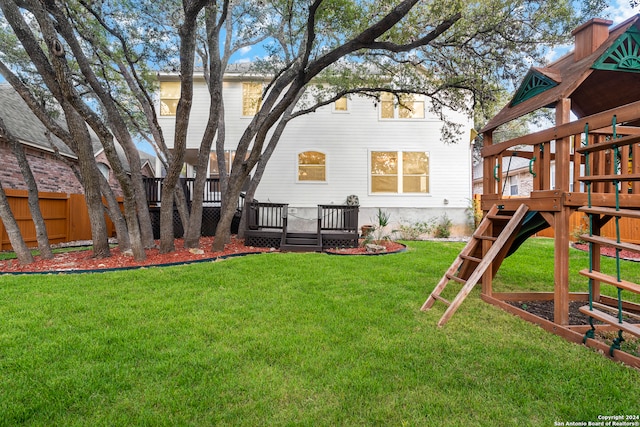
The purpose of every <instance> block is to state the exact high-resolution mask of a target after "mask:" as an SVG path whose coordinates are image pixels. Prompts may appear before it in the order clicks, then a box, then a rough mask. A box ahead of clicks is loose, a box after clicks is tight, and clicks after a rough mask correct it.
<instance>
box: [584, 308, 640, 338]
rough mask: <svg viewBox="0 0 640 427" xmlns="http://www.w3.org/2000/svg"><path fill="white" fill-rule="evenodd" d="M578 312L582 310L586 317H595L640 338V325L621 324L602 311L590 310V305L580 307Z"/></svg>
mask: <svg viewBox="0 0 640 427" xmlns="http://www.w3.org/2000/svg"><path fill="white" fill-rule="evenodd" d="M578 310H580V313H582V314H584V315H586V316H590V317H593V318H594V319H596V320H599V321H601V322H604V323H607V324H609V325H612V326H615V327H616V328H618V329H621V330H623V331H625V332H628V333H630V334H632V335H635V336H637V337H640V326H639V325H635V324H632V323H628V322H622V323H620V321H619V320H618V318H617V317H615V316H612V315H610V314H608V313H605V312H603V311H600V310H596V309H593V310H590V309H589V306H588V305H585V306H583V307H580V308H579V309H578Z"/></svg>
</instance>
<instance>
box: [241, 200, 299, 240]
mask: <svg viewBox="0 0 640 427" xmlns="http://www.w3.org/2000/svg"><path fill="white" fill-rule="evenodd" d="M288 210H289V205H288V204H286V203H260V202H256V201H254V202H251V204H250V205H249V210H248V212H247V215H248V216H247V228H248V229H249V230H258V229H278V230H282V231H283V233H286V231H287V217H288Z"/></svg>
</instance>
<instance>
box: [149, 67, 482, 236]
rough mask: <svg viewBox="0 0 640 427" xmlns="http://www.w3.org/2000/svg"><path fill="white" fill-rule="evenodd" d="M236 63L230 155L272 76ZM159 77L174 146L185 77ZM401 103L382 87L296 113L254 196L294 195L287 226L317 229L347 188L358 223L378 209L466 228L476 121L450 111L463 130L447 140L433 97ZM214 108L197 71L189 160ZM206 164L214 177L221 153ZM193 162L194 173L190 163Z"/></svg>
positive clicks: (230, 96) (231, 78) (395, 220)
mask: <svg viewBox="0 0 640 427" xmlns="http://www.w3.org/2000/svg"><path fill="white" fill-rule="evenodd" d="M230 68H231V70H230V71H229V72H227V73H226V74H225V80H224V102H225V115H226V116H225V122H226V149H227V155H228V156H230V157H232V156H233V155H234V149H235V146H234V145H236V144H237V141H238V140H239V139H240V136H241V135H242V132H243V131H244V129H245V128H246V126H247V125H248V124H249V121H250V120H251V117H252V115H253V114H254V112H255V110H256V106H257V105H259V102H260V97H261V94H262V91H263V85H264V84H265V83H266V82H265V81H263V80H262V79H261V78H260V76H256V75H250V74H247V73H246V68H245V67H243V66H242V65H237V66H231V67H230ZM243 70H244V71H243ZM159 80H160V97H159V98H160V99H159V103H158V111H159V121H160V124H161V126H162V128H163V131H164V134H165V137H166V138H167V142H168V145H169V147H170V148H171V147H172V144H173V141H172V138H173V133H174V129H175V109H176V106H177V102H178V98H179V90H180V83H179V79H178V76H177V75H172V74H163V75H160V76H159ZM403 102H404V105H407V106H409V105H410V106H411V107H412V108H410V109H407V108H404V107H402V106H399V105H397V102H394V97H393V96H391V95H386V94H383V95H382V96H381V100H380V102H375V100H373V99H371V98H366V97H361V96H352V97H351V98H349V99H347V98H343V99H341V100H339V101H338V102H336V103H334V104H333V105H331V106H326V107H323V108H320V109H319V110H317V111H316V112H315V113H311V114H307V115H304V116H301V117H298V118H296V119H294V120H292V121H291V122H290V123H289V124H288V126H287V128H286V130H285V131H284V134H283V135H282V138H281V140H280V143H279V144H278V147H277V148H276V150H275V152H274V154H273V156H272V157H271V160H270V161H269V163H268V166H267V168H266V170H265V173H264V176H263V178H262V181H261V183H260V186H259V188H258V190H257V193H256V199H257V200H259V201H261V202H268V201H269V202H274V203H288V204H289V228H290V229H300V230H306V229H312V228H314V227H315V226H316V225H315V224H316V217H317V205H318V204H344V203H345V202H346V200H347V197H348V196H350V195H356V196H357V197H358V199H359V203H360V215H359V224H360V225H364V224H372V223H375V216H376V213H377V212H378V208H381V209H383V210H384V211H385V212H386V213H388V214H389V215H390V222H391V223H392V224H399V223H404V224H413V223H416V222H422V221H427V220H429V219H432V218H441V217H442V216H443V215H444V214H445V213H446V215H447V217H448V218H449V219H450V220H451V221H452V223H453V230H452V231H453V234H454V235H462V234H465V233H467V232H468V228H467V226H468V223H469V218H468V215H467V209H468V207H469V206H470V199H471V185H472V178H471V148H472V147H471V146H470V143H469V130H470V129H471V128H472V127H473V122H472V120H471V119H470V118H469V117H466V116H465V115H463V114H460V113H457V112H455V111H449V112H448V113H447V114H448V117H449V119H450V120H452V121H454V122H457V123H460V124H461V125H462V127H461V128H462V129H464V131H465V132H464V136H461V137H460V139H459V141H443V140H442V136H441V132H440V130H441V126H442V122H441V121H440V120H439V119H438V118H437V117H436V116H435V115H433V114H432V113H430V112H429V104H428V101H427V100H426V99H424V98H422V97H419V96H414V97H413V98H412V99H408V100H406V101H403ZM208 109H209V94H208V90H207V87H206V84H205V81H204V79H202V78H201V77H200V78H198V77H196V78H195V81H194V100H193V108H192V113H191V121H190V127H189V135H188V143H187V144H188V147H187V156H186V162H187V163H191V164H193V163H195V156H196V155H197V149H198V146H199V144H200V141H201V137H202V134H203V132H204V127H205V125H206V121H207V117H208V116H207V115H208ZM209 169H210V170H209V175H210V176H211V177H215V176H216V175H217V173H218V171H217V162H216V154H215V152H212V153H211V161H210V166H209ZM157 170H160V169H159V168H157ZM186 170H187V174H188V173H189V171H190V170H191V168H189V167H187V168H186Z"/></svg>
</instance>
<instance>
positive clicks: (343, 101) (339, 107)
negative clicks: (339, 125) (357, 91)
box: [333, 96, 349, 113]
mask: <svg viewBox="0 0 640 427" xmlns="http://www.w3.org/2000/svg"><path fill="white" fill-rule="evenodd" d="M333 111H335V112H337V113H346V112H347V111H349V102H348V101H347V97H346V96H343V97H342V98H340V99H338V100H336V102H334V103H333Z"/></svg>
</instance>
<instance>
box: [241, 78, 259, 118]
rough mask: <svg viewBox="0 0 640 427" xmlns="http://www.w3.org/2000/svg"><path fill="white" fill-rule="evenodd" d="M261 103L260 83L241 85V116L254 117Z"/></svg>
mask: <svg viewBox="0 0 640 427" xmlns="http://www.w3.org/2000/svg"><path fill="white" fill-rule="evenodd" d="M261 103H262V83H260V82H244V83H242V115H243V116H245V117H251V116H255V115H256V114H257V113H258V110H260V104H261Z"/></svg>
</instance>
